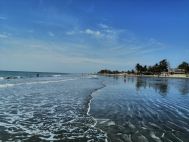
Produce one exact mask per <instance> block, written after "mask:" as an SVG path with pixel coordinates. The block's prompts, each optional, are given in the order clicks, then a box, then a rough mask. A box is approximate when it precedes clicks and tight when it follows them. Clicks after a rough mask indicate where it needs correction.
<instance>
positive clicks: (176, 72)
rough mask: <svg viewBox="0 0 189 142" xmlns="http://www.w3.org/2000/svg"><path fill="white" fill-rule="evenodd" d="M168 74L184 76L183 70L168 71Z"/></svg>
mask: <svg viewBox="0 0 189 142" xmlns="http://www.w3.org/2000/svg"><path fill="white" fill-rule="evenodd" d="M169 74H185V70H184V69H177V68H176V69H169Z"/></svg>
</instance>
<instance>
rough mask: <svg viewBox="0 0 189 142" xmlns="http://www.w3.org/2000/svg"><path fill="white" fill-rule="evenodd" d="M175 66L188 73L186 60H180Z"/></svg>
mask: <svg viewBox="0 0 189 142" xmlns="http://www.w3.org/2000/svg"><path fill="white" fill-rule="evenodd" d="M177 68H178V69H182V70H184V71H185V73H189V63H187V62H182V63H181V64H180V65H178V67H177Z"/></svg>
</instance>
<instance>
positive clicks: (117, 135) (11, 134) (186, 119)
mask: <svg viewBox="0 0 189 142" xmlns="http://www.w3.org/2000/svg"><path fill="white" fill-rule="evenodd" d="M36 74H38V73H35V72H30V73H29V72H3V73H2V72H0V76H1V77H2V78H1V80H0V140H2V141H63V142H107V141H111V142H188V141H189V80H188V79H166V78H135V77H128V78H112V77H102V76H95V75H86V74H85V75H82V74H58V73H39V76H37V75H36ZM10 76H11V77H10ZM18 76H19V77H18ZM7 77H9V78H7Z"/></svg>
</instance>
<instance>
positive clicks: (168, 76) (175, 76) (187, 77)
mask: <svg viewBox="0 0 189 142" xmlns="http://www.w3.org/2000/svg"><path fill="white" fill-rule="evenodd" d="M97 75H101V76H112V77H151V78H178V79H189V75H187V74H174V75H166V76H165V75H160V76H158V75H136V74H126V73H120V74H107V73H104V74H97Z"/></svg>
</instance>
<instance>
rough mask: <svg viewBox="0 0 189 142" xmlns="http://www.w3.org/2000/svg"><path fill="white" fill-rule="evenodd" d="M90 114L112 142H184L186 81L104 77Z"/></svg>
mask: <svg viewBox="0 0 189 142" xmlns="http://www.w3.org/2000/svg"><path fill="white" fill-rule="evenodd" d="M104 84H105V85H106V87H104V88H103V89H100V90H98V91H96V92H94V93H93V99H92V102H91V110H90V114H91V115H92V116H94V117H95V118H96V119H97V121H98V123H97V127H98V128H100V129H102V130H103V131H105V132H107V135H108V137H109V141H112V142H188V141H189V80H188V79H166V78H134V77H128V78H111V77H109V78H105V80H104Z"/></svg>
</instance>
